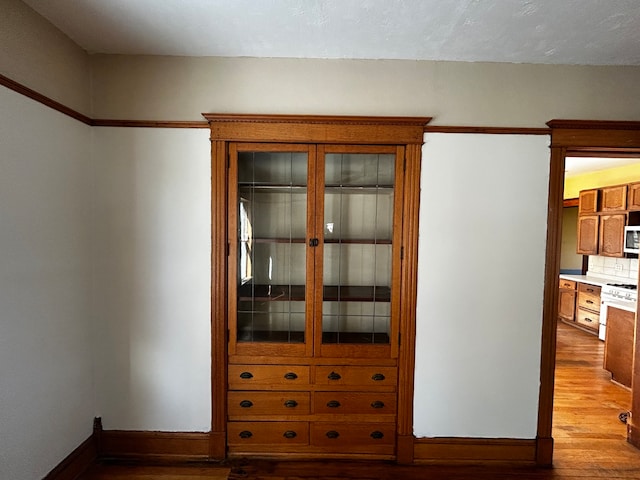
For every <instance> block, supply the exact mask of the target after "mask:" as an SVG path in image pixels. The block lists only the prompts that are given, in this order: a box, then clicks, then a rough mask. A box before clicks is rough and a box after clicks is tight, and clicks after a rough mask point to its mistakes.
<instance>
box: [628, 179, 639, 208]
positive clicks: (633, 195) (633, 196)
mask: <svg viewBox="0 0 640 480" xmlns="http://www.w3.org/2000/svg"><path fill="white" fill-rule="evenodd" d="M627 190H628V192H627V210H629V211H638V210H640V183H631V184H629V185H628V186H627Z"/></svg>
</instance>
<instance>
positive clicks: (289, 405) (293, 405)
mask: <svg viewBox="0 0 640 480" xmlns="http://www.w3.org/2000/svg"><path fill="white" fill-rule="evenodd" d="M284 406H285V407H287V408H296V407H297V406H298V402H296V401H295V400H287V401H286V402H284Z"/></svg>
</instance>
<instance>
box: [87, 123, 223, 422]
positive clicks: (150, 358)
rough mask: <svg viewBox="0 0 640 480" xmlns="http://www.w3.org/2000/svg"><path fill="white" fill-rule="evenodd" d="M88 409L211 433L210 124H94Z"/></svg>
mask: <svg viewBox="0 0 640 480" xmlns="http://www.w3.org/2000/svg"><path fill="white" fill-rule="evenodd" d="M93 140H94V141H93V152H94V156H95V160H96V177H95V178H96V182H95V189H94V195H95V211H94V214H95V219H96V235H95V245H94V262H95V269H96V276H95V337H94V339H93V342H92V345H93V349H94V351H95V357H96V377H95V382H96V409H97V414H98V415H99V416H102V418H103V426H104V428H105V429H122V430H165V431H209V430H210V429H211V373H210V372H211V368H210V367H211V355H210V352H211V329H210V301H211V300H210V298H211V288H210V285H211V275H210V272H211V217H210V211H211V207H210V205H211V193H210V190H211V167H210V158H211V157H210V143H209V131H208V130H206V129H205V130H202V129H201V130H187V129H182V130H181V129H175V130H171V129H140V128H94V130H93Z"/></svg>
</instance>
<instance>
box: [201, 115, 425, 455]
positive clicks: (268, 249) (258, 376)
mask: <svg viewBox="0 0 640 480" xmlns="http://www.w3.org/2000/svg"><path fill="white" fill-rule="evenodd" d="M205 117H207V118H208V119H209V120H210V122H211V125H212V139H214V147H213V152H214V153H213V158H214V160H213V161H214V169H215V168H216V167H215V166H216V165H217V168H218V171H219V172H222V171H224V172H225V176H226V180H225V182H224V184H221V188H226V191H227V195H226V198H224V199H223V198H219V199H218V200H217V201H218V207H219V209H214V210H215V212H217V213H214V216H215V218H214V224H215V223H216V221H215V219H218V222H219V224H220V223H222V222H223V219H224V223H225V224H226V239H225V240H226V241H225V244H226V252H225V253H226V255H225V258H224V259H223V261H224V262H225V268H224V270H223V269H219V270H217V274H218V275H219V278H221V277H222V273H224V274H225V276H226V281H224V282H223V284H224V288H222V287H220V286H218V287H215V288H218V289H219V290H218V292H219V293H224V295H225V297H226V302H225V303H224V304H223V303H222V302H220V303H216V305H217V306H218V307H217V312H218V315H220V316H224V318H225V319H226V331H227V335H228V340H227V344H226V358H225V359H224V362H225V364H226V373H227V375H226V386H225V387H226V388H224V391H223V392H221V393H223V394H224V397H223V398H222V402H224V403H225V404H226V408H225V409H224V410H222V409H220V408H219V409H218V415H217V416H216V420H218V425H219V428H220V429H221V430H222V429H224V430H225V434H226V445H225V448H226V449H227V452H228V453H229V454H233V455H245V454H247V455H273V454H297V455H299V456H305V455H313V456H317V455H324V456H335V455H345V454H347V455H355V456H359V455H362V456H365V457H368V458H371V457H372V456H373V457H376V458H390V459H391V458H397V456H398V455H402V452H397V449H396V445H397V443H398V438H400V437H407V438H411V436H412V432H411V428H410V427H411V424H410V422H408V421H407V419H408V418H410V415H411V408H412V405H411V403H410V401H411V397H410V396H406V397H405V396H401V393H405V394H406V392H407V388H408V387H409V386H410V385H408V384H405V383H399V378H401V377H402V378H408V377H410V376H412V375H413V372H412V371H410V372H407V371H406V365H407V364H408V363H407V360H401V357H402V355H401V352H402V350H401V342H400V338H403V339H405V338H406V342H405V341H403V342H402V347H404V348H412V344H411V341H412V340H411V339H412V338H413V334H412V333H411V332H412V328H413V327H412V325H414V324H413V323H412V322H414V321H415V319H413V320H412V315H414V314H413V313H412V312H414V311H415V293H414V294H411V291H412V287H410V286H411V285H414V287H413V288H415V279H414V277H415V274H416V272H415V271H414V268H415V253H416V244H417V235H416V231H415V229H414V227H412V221H415V220H411V219H415V218H416V215H417V210H413V208H414V207H413V205H412V202H414V201H417V197H418V193H419V188H418V187H419V185H418V178H419V175H418V176H417V177H416V176H415V175H416V173H417V167H419V163H420V145H421V143H422V138H423V128H424V124H425V123H426V121H428V119H407V120H404V119H398V118H395V117H394V118H392V119H389V120H386V121H388V122H389V124H386V123H385V120H384V119H383V120H380V119H375V118H369V117H367V118H362V119H360V117H346V118H345V119H341V118H340V117H315V116H314V117H304V116H303V117H292V116H267V117H262V116H256V117H253V118H252V119H251V121H252V122H255V123H256V125H255V128H251V126H250V125H246V122H247V118H246V117H245V116H239V117H238V118H235V117H233V116H232V117H233V118H231V119H230V120H226V119H225V118H224V116H223V115H222V116H214V115H211V116H207V115H205ZM221 117H223V118H221ZM425 120H426V121H425ZM236 139H237V140H236ZM225 208H226V210H225V212H226V216H225V217H223V216H222V215H221V213H222V212H221V210H223V209H225ZM216 215H217V216H216ZM223 226H224V225H223ZM410 259H413V260H410ZM214 275H215V272H214ZM214 310H215V309H214ZM214 328H217V329H218V330H217V331H220V330H222V329H221V328H220V326H219V325H218V326H217V327H216V324H215V323H214ZM403 362H404V363H403ZM403 368H404V369H405V370H403ZM218 388H219V390H222V388H220V387H218ZM214 396H215V393H214ZM220 396H221V395H220ZM220 396H219V397H218V398H220ZM401 398H402V399H403V400H404V401H403V402H400V399H401ZM214 416H215V413H214ZM222 419H224V420H225V421H226V424H225V425H222V422H221V420H222ZM214 421H215V420H214ZM220 436H221V437H222V436H223V435H220Z"/></svg>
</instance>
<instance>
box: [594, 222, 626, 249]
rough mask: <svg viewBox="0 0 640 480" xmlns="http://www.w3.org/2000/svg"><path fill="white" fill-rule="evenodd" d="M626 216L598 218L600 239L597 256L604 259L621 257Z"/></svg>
mask: <svg viewBox="0 0 640 480" xmlns="http://www.w3.org/2000/svg"><path fill="white" fill-rule="evenodd" d="M626 223H627V215H626V214H624V213H622V214H617V215H602V216H601V217H600V237H599V238H598V254H599V255H603V256H605V257H623V256H624V251H623V246H624V227H625V225H626Z"/></svg>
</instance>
